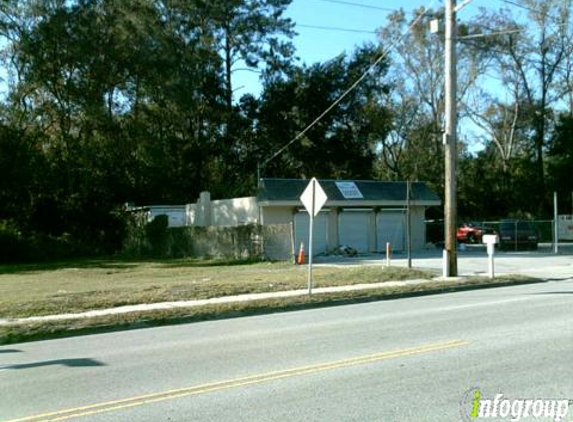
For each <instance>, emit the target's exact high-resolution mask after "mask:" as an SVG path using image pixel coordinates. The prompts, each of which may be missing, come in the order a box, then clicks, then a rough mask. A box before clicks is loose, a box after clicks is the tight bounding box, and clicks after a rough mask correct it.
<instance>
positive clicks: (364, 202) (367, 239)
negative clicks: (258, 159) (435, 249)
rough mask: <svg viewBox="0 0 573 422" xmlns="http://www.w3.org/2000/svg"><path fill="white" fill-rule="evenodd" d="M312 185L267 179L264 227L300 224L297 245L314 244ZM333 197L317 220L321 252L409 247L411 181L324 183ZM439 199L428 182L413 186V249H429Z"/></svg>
mask: <svg viewBox="0 0 573 422" xmlns="http://www.w3.org/2000/svg"><path fill="white" fill-rule="evenodd" d="M308 183H309V181H308V180H301V179H262V180H261V184H260V188H259V194H258V196H257V203H258V206H259V212H260V223H261V224H262V225H270V224H284V223H293V224H294V242H295V245H297V247H298V245H300V243H301V242H304V243H305V244H307V243H308V234H309V233H308V230H309V216H308V213H307V212H306V210H305V209H304V207H303V206H302V203H301V201H300V196H301V195H302V193H303V192H304V189H305V188H306V187H307V185H308ZM319 184H320V186H321V187H322V188H323V190H324V192H325V193H326V196H327V197H328V199H327V201H326V204H325V205H324V207H323V209H322V210H321V212H320V213H319V214H318V215H317V217H316V218H315V220H314V241H313V243H314V245H313V252H315V253H316V254H321V253H329V252H332V251H333V250H335V249H337V248H338V247H339V246H340V245H348V246H351V247H353V248H355V249H356V250H357V251H358V252H383V251H384V250H385V248H386V243H387V242H389V243H390V244H391V245H392V249H393V250H403V249H404V248H405V246H406V215H407V213H406V209H407V205H408V201H407V183H406V182H379V181H362V180H352V181H350V180H344V181H342V180H319ZM440 204H441V202H440V199H439V198H438V196H437V195H436V194H435V193H434V192H433V191H432V190H430V189H429V188H428V186H427V185H426V184H425V183H422V182H413V183H411V192H410V221H411V241H412V243H411V247H412V249H413V250H416V249H418V250H419V249H423V248H424V246H425V245H426V231H425V224H424V221H425V211H426V208H427V207H430V206H439V205H440Z"/></svg>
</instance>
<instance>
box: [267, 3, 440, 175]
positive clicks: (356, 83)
mask: <svg viewBox="0 0 573 422" xmlns="http://www.w3.org/2000/svg"><path fill="white" fill-rule="evenodd" d="M329 1H331V2H333V1H335V0H329ZM336 1H338V0H336ZM434 2H435V0H432V1H431V2H430V4H429V5H428V9H429V8H430V7H431V6H432V5H433V3H434ZM426 14H427V11H425V12H424V13H421V14H420V15H419V16H418V17H417V18H416V19H415V20H414V22H412V24H411V25H410V26H409V27H408V31H411V30H412V28H414V26H416V25H417V24H418V23H419V22H420V21H421V20H422V18H423V17H424V16H425V15H426ZM405 36H406V34H403V35H401V36H400V37H398V39H397V40H395V41H394V42H393V43H391V44H390V46H389V47H388V49H387V50H385V51H383V52H382V54H380V56H379V57H378V58H377V59H376V60H375V61H374V63H372V64H371V65H370V67H368V69H366V71H365V72H364V73H363V74H362V75H361V76H360V77H359V78H358V79H357V80H356V81H355V82H354V83H353V84H352V85H351V86H350V88H348V89H347V90H346V91H344V92H343V93H342V94H341V95H340V96H339V97H338V98H337V99H336V100H335V101H334V102H333V103H332V104H331V105H330V106H329V107H328V108H327V109H326V110H324V111H323V112H322V113H321V114H320V115H319V116H318V117H317V118H316V119H314V120H313V121H312V123H310V124H309V125H308V126H307V127H305V128H304V130H302V131H301V132H299V134H298V135H296V136H295V137H294V138H292V139H291V140H290V141H289V142H287V143H286V144H285V145H284V146H283V147H282V148H280V149H279V150H278V151H277V152H275V153H274V154H273V155H271V156H270V157H269V158H267V159H266V160H265V161H263V163H262V165H260V166H258V170H259V171H260V168H261V167H265V166H266V165H267V164H268V163H269V162H270V161H272V160H273V159H275V158H276V157H278V156H279V155H280V154H282V153H283V151H285V150H286V149H287V148H288V147H290V146H291V145H292V144H293V143H295V142H296V141H298V140H299V139H300V138H302V137H303V136H304V135H305V134H306V133H307V132H308V131H309V130H310V129H312V128H313V127H314V126H315V125H316V124H317V123H318V122H320V121H321V120H322V119H323V118H324V116H326V115H327V114H328V113H330V111H331V110H332V109H333V108H334V107H336V106H337V105H338V104H340V102H341V101H342V100H343V99H344V98H346V97H347V96H348V94H350V93H351V92H352V91H354V89H356V87H357V86H358V85H360V83H361V82H362V81H363V80H364V79H366V77H367V76H368V74H369V73H370V72H372V71H373V70H374V69H375V68H376V67H377V66H378V65H379V64H380V63H381V62H382V60H384V59H385V58H386V56H387V55H388V53H389V52H390V50H392V49H393V48H394V47H395V46H396V45H397V44H398V43H399V42H401V41H402V40H403V39H404V37H405Z"/></svg>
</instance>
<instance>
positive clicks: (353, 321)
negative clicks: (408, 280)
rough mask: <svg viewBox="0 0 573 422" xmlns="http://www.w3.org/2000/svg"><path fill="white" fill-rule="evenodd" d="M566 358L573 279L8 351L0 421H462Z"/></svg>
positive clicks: (553, 387) (568, 363)
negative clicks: (483, 401) (484, 401)
mask: <svg viewBox="0 0 573 422" xmlns="http://www.w3.org/2000/svg"><path fill="white" fill-rule="evenodd" d="M572 359H573V280H571V279H569V280H560V281H549V282H547V283H542V284H535V285H526V286H515V287H506V288H497V289H487V290H477V291H470V292H458V293H451V294H442V295H435V296H427V297H418V298H409V299H400V300H389V301H381V302H373V303H367V304H358V305H347V306H338V307H331V308H325V309H315V310H307V311H299V312H289V313H282V314H273V315H264V316H256V317H246V318H236V319H230V320H221V321H209V322H203V323H194V324H188V325H179V326H172V327H162V328H153V329H142V330H135V331H127V332H120V333H112V334H105V335H92V336H85V337H76V338H70V339H63V340H51V341H44V342H35V343H24V344H17V345H12V346H4V347H0V421H5V420H26V421H39V420H41V421H47V420H85V421H150V422H158V421H201V422H209V421H233V422H236V421H248V422H254V421H304V422H308V421H368V422H371V421H391V422H393V421H412V422H413V421H416V422H417V421H439V422H447V421H458V420H460V418H461V416H460V401H462V399H463V397H464V394H465V392H467V391H468V390H469V389H470V388H472V387H478V388H480V390H481V393H482V397H484V398H485V397H493V396H494V395H495V394H498V393H503V394H504V395H505V397H508V398H514V399H515V398H523V399H538V398H544V399H551V398H554V399H563V398H568V399H573V365H572ZM464 412H466V413H468V412H469V410H468V409H467V405H466V406H464ZM50 413H51V414H50ZM42 414H43V415H44V416H40V417H38V418H29V417H31V416H34V415H42ZM23 418H24V419H23ZM473 420H476V419H473ZM490 420H493V419H490ZM503 420H509V418H506V419H503ZM521 420H522V421H523V420H528V419H525V418H522V419H521ZM529 420H533V419H532V418H529ZM538 420H548V419H538ZM549 420H553V419H549ZM563 420H564V421H573V404H571V410H570V411H569V415H568V416H567V417H566V418H564V419H563Z"/></svg>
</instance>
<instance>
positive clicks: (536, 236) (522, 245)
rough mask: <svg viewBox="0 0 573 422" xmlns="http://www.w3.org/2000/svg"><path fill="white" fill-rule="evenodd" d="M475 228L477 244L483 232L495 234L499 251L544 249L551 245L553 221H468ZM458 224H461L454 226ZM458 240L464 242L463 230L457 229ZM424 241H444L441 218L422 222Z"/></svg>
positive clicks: (553, 233)
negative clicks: (424, 228)
mask: <svg viewBox="0 0 573 422" xmlns="http://www.w3.org/2000/svg"><path fill="white" fill-rule="evenodd" d="M467 226H471V227H472V228H473V229H474V230H475V232H474V233H475V236H472V239H477V243H478V244H479V243H481V235H482V234H484V233H492V232H494V233H496V234H497V235H498V236H499V245H498V248H499V249H500V250H506V251H518V250H542V251H545V252H548V251H549V250H553V249H554V247H555V242H556V241H557V239H555V223H554V221H553V220H517V219H507V220H498V221H490V220H481V221H480V220H474V221H472V222H471V223H468V225H467ZM458 227H461V225H460V226H458ZM457 237H458V243H460V244H461V243H473V242H467V239H468V237H467V232H464V233H463V234H462V230H458V236H457ZM426 240H427V242H428V243H431V244H434V245H436V246H438V247H443V244H444V220H427V221H426Z"/></svg>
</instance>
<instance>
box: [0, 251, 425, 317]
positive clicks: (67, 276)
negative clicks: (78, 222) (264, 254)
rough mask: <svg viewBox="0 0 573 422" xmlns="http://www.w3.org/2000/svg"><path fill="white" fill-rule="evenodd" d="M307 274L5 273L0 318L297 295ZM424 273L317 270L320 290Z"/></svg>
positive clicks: (233, 270) (287, 268) (90, 268)
mask: <svg viewBox="0 0 573 422" xmlns="http://www.w3.org/2000/svg"><path fill="white" fill-rule="evenodd" d="M306 271H307V270H306V267H299V266H295V265H292V264H288V263H271V262H234V261H233V262H229V261H200V260H193V259H181V260H167V261H148V262H141V261H113V260H90V261H75V262H67V263H62V264H50V265H48V266H5V267H0V317H1V318H22V317H27V316H41V315H52V314H62V313H74V312H81V311H86V310H92V309H105V308H113V307H117V306H122V305H133V304H140V303H157V302H167V301H181V300H192V299H207V298H212V297H220V296H228V295H237V294H244V293H263V292H273V291H283V290H292V289H300V288H304V287H305V286H306ZM432 276H433V274H431V273H429V272H425V271H417V270H408V269H404V268H385V267H382V266H360V267H345V268H340V267H337V268H332V267H317V268H315V270H314V280H315V286H316V287H325V286H339V285H348V284H358V283H378V282H385V281H397V280H405V279H414V278H423V279H429V278H431V277H432Z"/></svg>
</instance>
